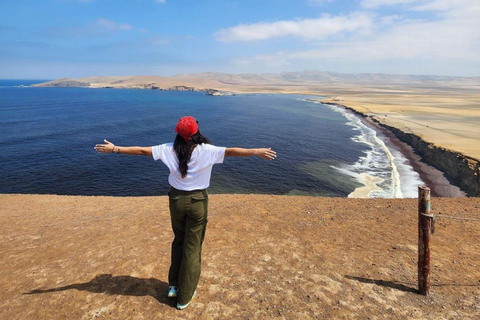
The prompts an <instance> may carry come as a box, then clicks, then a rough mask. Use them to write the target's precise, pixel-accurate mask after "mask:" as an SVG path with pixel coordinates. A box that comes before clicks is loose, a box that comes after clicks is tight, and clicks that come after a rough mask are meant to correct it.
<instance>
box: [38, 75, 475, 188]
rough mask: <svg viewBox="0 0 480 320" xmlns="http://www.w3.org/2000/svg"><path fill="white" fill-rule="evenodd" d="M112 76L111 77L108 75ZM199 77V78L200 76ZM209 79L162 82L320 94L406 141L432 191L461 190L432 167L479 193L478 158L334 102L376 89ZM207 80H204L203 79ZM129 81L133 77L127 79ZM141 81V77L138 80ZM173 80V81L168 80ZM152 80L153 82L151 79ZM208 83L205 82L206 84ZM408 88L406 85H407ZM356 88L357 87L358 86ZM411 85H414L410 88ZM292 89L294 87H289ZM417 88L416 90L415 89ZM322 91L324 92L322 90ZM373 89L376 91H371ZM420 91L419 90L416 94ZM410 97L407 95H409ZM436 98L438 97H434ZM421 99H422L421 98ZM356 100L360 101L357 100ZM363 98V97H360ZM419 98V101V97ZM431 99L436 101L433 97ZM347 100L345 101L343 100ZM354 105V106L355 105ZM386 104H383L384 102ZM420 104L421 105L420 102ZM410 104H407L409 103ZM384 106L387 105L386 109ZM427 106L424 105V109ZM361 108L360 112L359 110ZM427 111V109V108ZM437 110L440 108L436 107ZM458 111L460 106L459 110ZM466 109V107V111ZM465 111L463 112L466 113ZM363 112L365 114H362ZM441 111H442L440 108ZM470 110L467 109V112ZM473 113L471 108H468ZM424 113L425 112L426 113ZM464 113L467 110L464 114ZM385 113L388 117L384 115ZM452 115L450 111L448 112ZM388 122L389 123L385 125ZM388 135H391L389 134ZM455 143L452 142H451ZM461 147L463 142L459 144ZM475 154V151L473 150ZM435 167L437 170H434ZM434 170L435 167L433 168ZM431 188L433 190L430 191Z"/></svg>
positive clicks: (382, 117) (100, 81)
mask: <svg viewBox="0 0 480 320" xmlns="http://www.w3.org/2000/svg"><path fill="white" fill-rule="evenodd" d="M134 78H135V77H133V78H128V77H126V79H124V80H122V81H127V79H134ZM151 78H152V79H151V81H153V80H156V79H157V78H155V77H151ZM112 79H113V78H112ZM202 79H203V78H202ZM212 79H213V80H212ZM212 79H209V78H208V77H207V78H205V79H203V80H204V81H203V82H199V83H202V84H204V85H203V86H200V85H197V84H196V83H195V81H194V80H195V78H193V80H192V79H190V78H189V77H177V78H171V79H167V80H168V81H166V80H165V79H164V80H165V81H166V82H165V83H167V84H168V85H169V86H166V87H168V88H173V87H175V88H181V89H182V90H180V91H184V90H183V88H184V87H187V86H189V87H188V88H192V90H193V91H206V90H207V89H203V88H214V89H211V90H214V91H219V92H221V91H229V92H230V93H236V94H241V93H271V94H278V93H285V94H302V95H310V96H321V97H323V98H325V97H328V98H326V99H322V100H319V101H320V102H323V103H327V104H335V105H339V106H342V107H344V108H346V109H350V110H352V112H354V113H356V114H358V115H360V116H361V117H363V118H364V119H367V120H368V121H370V122H372V124H373V123H375V124H377V125H378V127H381V128H383V129H385V130H388V131H390V132H392V134H393V135H395V136H396V137H397V138H398V139H400V140H401V141H403V142H405V143H407V144H408V145H409V146H411V147H412V148H413V150H415V151H414V152H413V154H412V152H409V150H408V148H406V147H405V146H401V147H400V149H401V152H402V153H407V155H408V158H409V161H410V163H411V165H412V167H414V168H415V169H416V171H417V172H418V173H419V174H420V175H421V176H422V180H424V181H425V182H427V181H426V180H428V181H430V182H431V184H432V185H435V186H436V187H435V194H438V195H440V194H442V195H448V196H461V192H459V191H458V190H457V191H455V190H450V187H449V183H447V182H446V181H445V180H443V179H440V177H439V174H438V173H437V172H435V170H437V169H440V171H442V172H443V173H444V174H445V176H446V177H447V178H448V180H450V181H453V183H455V184H456V185H459V186H460V187H461V188H462V190H465V192H466V194H467V195H468V196H480V181H479V176H480V160H478V159H476V158H473V157H471V156H467V155H465V154H464V153H462V152H460V151H454V150H452V149H447V148H445V147H441V145H443V142H442V143H440V144H438V143H432V142H428V140H426V139H424V138H423V136H422V135H421V134H419V133H417V134H415V132H417V131H415V130H417V129H415V130H411V129H409V128H406V129H405V128H403V127H401V126H398V125H395V124H393V125H391V121H390V120H395V119H398V118H396V117H394V116H392V115H394V114H395V113H394V111H392V110H390V109H389V110H387V111H385V112H384V113H385V114H383V113H379V111H375V112H373V111H371V110H370V109H369V108H370V105H369V107H367V106H364V105H357V104H355V103H354V104H353V106H352V104H351V103H350V102H348V106H347V105H343V104H339V103H337V102H336V101H342V102H341V103H344V102H343V101H344V100H343V99H338V98H337V97H338V96H336V94H339V95H342V94H348V95H352V94H359V93H360V96H362V97H363V96H364V94H363V93H365V95H366V96H369V94H381V90H380V91H372V89H371V88H370V89H368V88H367V87H366V88H365V89H363V90H362V89H355V90H354V91H351V90H348V88H349V85H351V84H349V85H346V86H344V88H343V89H342V85H339V84H337V85H335V86H334V87H326V88H325V89H322V90H320V88H315V87H313V86H311V87H302V85H300V84H299V86H297V87H291V86H290V87H289V84H281V83H280V84H275V85H274V84H272V85H268V84H265V85H263V86H261V87H259V84H257V83H252V84H251V86H249V87H247V86H246V84H245V83H242V84H241V83H238V84H236V83H233V82H232V83H224V82H222V81H220V80H218V79H216V80H215V79H214V78H212ZM84 80H85V81H89V82H85V83H88V84H89V87H90V88H106V87H111V86H109V85H108V81H110V80H111V79H106V78H95V77H93V78H84ZM94 80H95V81H96V80H98V81H97V82H91V81H94ZM207 80H208V81H207ZM131 81H133V80H131ZM135 81H137V83H136V84H135V85H134V84H128V85H127V82H125V86H120V85H118V86H117V87H118V88H126V86H129V88H135V89H151V87H145V85H138V81H140V80H139V79H137V80H135ZM142 81H143V80H142ZM172 81H174V82H172ZM179 81H180V83H181V82H183V83H184V85H179V84H178V83H179ZM78 83H79V81H76V80H71V79H68V80H67V79H59V80H55V81H51V82H48V83H45V84H37V85H34V86H35V87H36V86H40V87H41V86H55V87H56V86H59V87H62V86H67V87H68V86H78ZM145 83H146V82H145ZM152 83H153V82H152ZM171 84H174V86H170V85H171ZM206 84H208V85H206ZM407 87H408V86H407ZM359 88H360V87H359ZM411 88H414V87H411ZM292 89H294V90H292ZM419 90H420V89H419ZM322 91H324V92H322ZM375 92H376V93H375ZM392 92H395V89H392ZM420 94H421V93H420ZM425 97H430V96H428V94H426V96H425ZM409 99H410V98H409ZM438 99H440V98H438ZM424 100H425V99H424ZM359 101H360V100H359ZM362 101H363V100H362ZM422 101H423V100H422ZM432 101H436V100H435V99H433V100H432ZM345 102H347V101H345ZM377 103H378V104H379V105H382V104H381V100H379V101H378V102H377ZM419 103H424V102H419ZM355 106H357V107H358V108H356V107H355ZM385 106H386V107H388V106H387V105H385ZM420 106H421V104H420ZM410 107H411V106H410ZM387 109H388V108H387ZM426 109H428V108H426ZM359 110H362V111H363V112H362V111H359ZM405 110H412V109H405ZM428 110H429V109H428ZM439 110H443V109H442V108H440V109H439ZM460 110H462V109H460ZM467 111H468V110H467ZM467 111H465V112H467ZM364 112H365V113H364ZM426 112H433V111H426ZM442 112H443V111H442ZM469 112H470V111H469ZM471 112H474V111H471ZM427 114H428V113H427ZM465 114H467V113H465ZM387 115H388V118H387ZM452 116H453V117H454V114H453V115H452ZM382 120H385V121H387V120H388V122H384V121H382ZM387 123H389V124H387ZM425 127H426V128H427V129H428V128H430V126H428V125H426V126H425ZM429 130H438V129H436V128H434V127H433V126H432V127H431V128H430V129H429ZM471 134H473V136H475V135H474V132H471ZM390 136H392V135H390ZM462 141H463V142H462V143H463V144H464V143H465V142H464V141H465V139H464V140H462ZM454 143H455V142H454ZM462 146H463V145H462ZM474 154H475V153H474ZM418 156H421V157H422V158H423V159H422V160H423V161H424V162H426V163H427V164H428V165H429V166H430V168H428V167H425V166H423V165H422V164H421V163H422V161H421V160H420V159H419V158H418ZM432 167H433V168H432ZM435 168H437V169H435ZM433 169H435V170H433ZM432 191H433V190H432Z"/></svg>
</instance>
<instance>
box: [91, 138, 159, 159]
mask: <svg viewBox="0 0 480 320" xmlns="http://www.w3.org/2000/svg"><path fill="white" fill-rule="evenodd" d="M103 141H104V142H105V144H96V145H95V148H94V149H95V150H96V151H98V153H123V154H129V155H132V156H150V157H151V156H152V147H120V146H116V145H114V144H113V143H111V142H110V141H108V140H106V139H104V140H103Z"/></svg>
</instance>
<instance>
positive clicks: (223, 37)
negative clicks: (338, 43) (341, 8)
mask: <svg viewBox="0 0 480 320" xmlns="http://www.w3.org/2000/svg"><path fill="white" fill-rule="evenodd" d="M371 25H372V17H371V15H370V14H368V13H364V12H355V13H352V14H349V15H340V16H330V15H323V16H322V17H321V18H318V19H304V20H296V21H294V20H284V21H277V22H273V23H267V22H259V23H254V24H239V25H237V26H235V27H231V28H227V29H223V30H220V31H218V32H217V33H216V34H215V37H216V39H217V40H219V41H222V42H234V41H255V40H266V39H269V38H273V37H283V36H295V37H300V38H303V39H316V40H320V39H323V38H326V37H328V36H331V35H334V34H338V33H342V32H353V31H361V32H368V30H369V29H370V27H371Z"/></svg>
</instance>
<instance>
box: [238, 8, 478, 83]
mask: <svg viewBox="0 0 480 320" xmlns="http://www.w3.org/2000/svg"><path fill="white" fill-rule="evenodd" d="M410 9H411V10H429V11H433V12H435V13H436V14H437V17H435V18H434V19H430V20H428V19H425V18H423V19H411V18H408V17H402V16H374V17H373V20H372V21H370V22H371V23H372V24H373V25H374V26H375V27H376V28H372V29H371V34H370V35H362V36H361V37H359V36H358V34H356V33H351V34H349V35H348V36H347V37H343V38H341V37H331V38H328V39H323V40H321V41H317V42H315V43H313V44H312V45H310V46H308V47H307V46H306V47H305V49H304V50H299V51H278V52H275V53H262V54H258V55H255V56H252V57H240V58H237V59H235V60H234V62H235V63H236V64H237V65H240V66H248V65H252V66H257V68H258V69H259V70H261V69H262V68H263V69H265V68H268V67H271V68H272V69H273V68H274V67H275V66H282V69H283V70H285V69H288V67H289V66H290V68H293V67H296V68H300V66H302V68H305V69H308V68H317V69H318V68H320V69H322V68H323V69H328V67H318V66H325V65H327V66H330V65H332V64H333V65H337V66H342V65H350V66H351V65H353V64H356V65H358V66H359V67H358V68H361V67H362V66H369V65H370V66H372V67H375V66H379V65H382V66H383V67H384V68H391V70H396V68H400V67H396V66H395V65H396V64H398V65H403V66H410V68H411V69H412V70H416V68H418V69H422V70H423V71H422V72H428V73H432V74H439V73H442V71H443V70H450V71H449V73H452V71H451V70H460V69H461V70H463V71H461V72H462V73H463V74H470V75H474V74H477V75H478V74H480V19H479V17H480V1H468V0H443V1H442V0H434V1H429V2H428V3H425V4H424V5H422V6H418V5H412V6H411V7H410ZM385 66H386V67H385ZM353 68H355V66H354V67H353ZM386 70H388V69H386ZM396 72H401V71H396ZM409 72H412V71H411V70H409Z"/></svg>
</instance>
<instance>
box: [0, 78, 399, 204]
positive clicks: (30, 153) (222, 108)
mask: <svg viewBox="0 0 480 320" xmlns="http://www.w3.org/2000/svg"><path fill="white" fill-rule="evenodd" d="M33 82H35V81H27V80H25V81H22V80H15V81H13V80H9V81H7V80H2V81H0V146H1V150H2V151H1V152H0V193H41V194H68V195H113V196H146V195H159V194H166V192H167V191H168V182H167V177H168V170H167V168H166V167H165V166H164V165H163V164H162V163H161V162H160V161H158V162H155V161H153V159H151V158H149V157H142V156H125V155H118V154H98V153H96V152H95V151H94V150H93V147H94V145H95V144H96V143H103V139H104V138H105V139H107V140H109V141H111V142H113V143H114V144H116V145H121V146H131V145H140V146H152V145H156V144H162V143H165V142H170V141H173V139H174V137H175V133H174V127H175V124H176V123H177V121H178V119H179V118H180V117H182V116H185V115H192V116H194V117H195V118H196V119H197V120H198V121H199V126H200V130H201V131H202V133H203V134H204V135H205V136H207V137H208V138H210V139H211V141H212V143H213V144H215V145H218V146H237V147H247V148H248V147H272V148H273V149H274V150H276V151H277V154H278V157H277V159H276V160H274V161H271V162H268V161H265V160H262V159H259V158H244V159H239V158H227V159H226V160H225V163H224V164H221V165H215V166H214V170H213V174H212V181H211V187H210V192H212V193H268V194H309V195H319V196H347V195H348V194H350V193H351V192H352V191H353V190H355V188H357V187H360V186H362V184H361V183H359V181H360V180H359V177H358V174H359V173H361V172H365V171H368V172H370V173H371V174H375V175H377V176H382V179H383V182H382V183H383V185H382V186H381V187H382V190H383V191H381V192H378V191H377V194H376V195H375V194H373V196H389V195H391V193H392V190H393V189H392V188H394V187H393V184H392V181H393V180H392V179H391V177H392V168H391V164H389V163H388V161H386V162H385V163H384V164H382V165H378V168H373V167H372V163H366V162H365V159H367V158H369V159H372V157H373V158H375V157H376V158H375V159H376V160H375V163H376V162H377V161H379V159H386V155H385V154H384V153H383V154H382V151H379V150H380V149H379V148H377V149H375V146H374V145H373V144H372V141H374V138H375V137H370V138H368V137H367V136H368V134H370V135H372V134H373V136H374V135H375V134H374V133H372V132H367V131H365V130H366V129H365V128H363V127H362V125H361V124H358V123H357V124H355V123H354V121H355V120H354V119H353V120H352V118H349V117H347V116H346V115H345V114H344V113H342V112H338V111H337V110H333V109H332V108H331V107H328V106H324V105H322V104H317V103H311V102H308V101H305V99H307V98H309V97H306V96H297V95H278V94H255V95H236V96H222V97H211V96H206V95H205V94H204V93H202V92H175V91H154V90H135V89H131V90H130V89H88V88H21V87H15V86H17V85H19V84H24V85H29V84H31V83H33ZM40 82H41V81H40ZM362 130H364V131H365V132H362ZM359 137H366V138H365V139H366V142H365V141H361V139H360V138H359ZM375 152H376V153H377V154H375ZM374 156H375V157H374ZM362 159H363V160H362ZM367 160H368V159H367ZM362 161H363V164H362ZM399 161H400V162H402V161H403V159H400V160H399ZM405 171H406V172H407V171H409V169H408V168H406V169H405ZM382 192H383V193H382Z"/></svg>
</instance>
